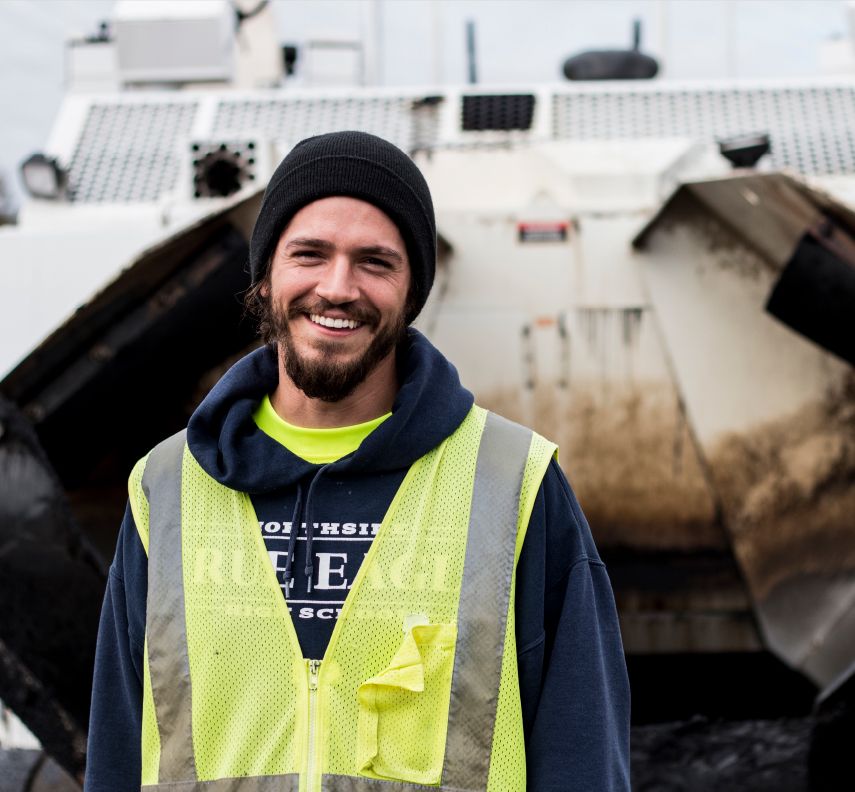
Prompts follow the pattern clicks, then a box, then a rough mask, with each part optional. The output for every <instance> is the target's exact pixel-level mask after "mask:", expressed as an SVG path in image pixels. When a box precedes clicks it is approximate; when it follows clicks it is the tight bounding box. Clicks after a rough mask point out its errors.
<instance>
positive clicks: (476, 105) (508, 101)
mask: <svg viewBox="0 0 855 792" xmlns="http://www.w3.org/2000/svg"><path fill="white" fill-rule="evenodd" d="M534 103H535V96H534V94H481V95H475V94H471V95H467V96H464V97H463V111H462V127H463V130H464V131H467V132H468V131H481V130H487V129H501V130H510V129H530V128H531V119H532V117H533V116H534Z"/></svg>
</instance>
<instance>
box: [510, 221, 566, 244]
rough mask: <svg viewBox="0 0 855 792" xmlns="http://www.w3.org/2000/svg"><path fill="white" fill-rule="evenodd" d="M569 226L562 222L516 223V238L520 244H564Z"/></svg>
mask: <svg viewBox="0 0 855 792" xmlns="http://www.w3.org/2000/svg"><path fill="white" fill-rule="evenodd" d="M569 226H570V224H569V223H567V222H566V221H563V220H550V221H548V222H537V223H517V238H518V239H519V241H520V242H566V241H567V232H568V228H569Z"/></svg>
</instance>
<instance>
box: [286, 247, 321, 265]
mask: <svg viewBox="0 0 855 792" xmlns="http://www.w3.org/2000/svg"><path fill="white" fill-rule="evenodd" d="M291 257H292V258H294V259H296V260H297V261H300V262H303V263H307V264H311V263H315V262H318V261H320V260H321V259H322V258H323V257H322V256H321V253H320V251H319V250H313V249H312V248H298V249H297V250H295V251H293V252H292V253H291Z"/></svg>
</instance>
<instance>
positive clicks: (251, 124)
mask: <svg viewBox="0 0 855 792" xmlns="http://www.w3.org/2000/svg"><path fill="white" fill-rule="evenodd" d="M155 5H159V6H160V13H161V17H158V18H156V19H152V18H151V17H150V16H145V14H142V16H141V12H140V7H139V4H136V3H125V4H119V5H118V6H117V18H116V19H115V20H114V23H113V26H112V33H107V32H105V33H104V35H102V36H100V37H95V38H93V39H91V40H87V42H83V43H78V44H77V45H76V48H77V50H78V52H77V53H76V56H75V57H77V56H79V57H80V60H81V63H82V62H85V63H93V62H95V61H96V60H97V58H95V56H96V55H97V56H98V57H102V56H103V55H104V53H105V52H106V51H107V50H110V51H111V53H112V54H111V56H110V57H109V58H102V59H103V61H104V62H105V63H109V64H110V66H109V68H106V67H105V70H103V71H101V72H92V71H91V70H90V71H85V70H81V72H80V74H81V75H82V76H80V77H79V79H80V81H81V83H80V86H82V87H83V88H87V86H88V88H87V90H72V91H71V92H69V94H68V95H67V96H66V97H65V99H64V102H63V105H62V107H61V109H60V112H59V115H58V118H57V121H56V124H55V126H54V132H53V134H52V137H51V139H50V141H49V142H48V144H47V146H46V147H45V149H44V151H42V152H39V153H38V154H35V155H34V156H33V157H31V158H29V159H28V161H27V163H26V164H25V166H24V167H25V177H26V176H27V171H28V172H29V183H30V186H31V193H32V196H33V197H31V199H30V200H29V201H28V202H27V203H26V204H25V205H24V207H23V208H22V210H21V212H20V215H19V220H18V224H17V225H14V226H6V227H3V228H0V377H2V381H0V397H2V398H1V399H0V548H2V553H0V596H2V603H3V610H4V619H3V622H2V627H0V697H2V699H3V700H4V701H5V702H6V703H7V705H9V706H10V707H11V709H12V710H14V711H15V712H16V714H17V715H18V716H19V717H20V718H21V719H22V720H23V721H24V722H25V723H26V724H27V726H28V727H29V728H30V729H31V730H32V732H33V733H34V734H35V735H36V736H37V737H38V738H39V740H40V741H41V742H42V744H43V745H44V747H45V749H46V750H47V751H48V752H49V753H50V754H51V755H52V756H54V757H55V758H56V759H57V761H58V762H59V763H60V764H62V765H63V766H64V767H65V768H67V769H68V770H69V771H70V772H71V773H72V774H75V775H78V776H79V774H80V771H81V769H82V766H83V761H84V750H85V732H86V720H87V713H88V703H89V684H90V677H91V667H92V661H93V652H94V639H95V632H96V629H97V620H98V611H99V606H100V600H101V595H102V591H103V587H104V581H105V573H106V569H107V566H108V565H109V562H110V558H111V554H112V548H113V546H114V542H115V536H116V530H117V528H118V525H119V522H120V519H121V515H122V511H123V508H124V503H125V499H126V477H127V474H128V472H129V470H130V469H131V466H132V465H133V463H134V462H135V460H136V459H138V458H139V457H140V456H141V455H143V454H144V453H145V452H146V451H147V450H148V449H149V448H150V447H151V446H153V445H154V444H155V443H156V442H157V441H159V440H160V439H161V438H162V437H164V436H166V435H168V434H170V433H171V432H173V431H175V430H177V429H179V428H181V426H183V425H184V424H185V422H186V420H187V418H188V417H189V415H190V413H191V412H192V410H193V408H194V406H195V405H196V404H198V402H199V401H200V400H201V398H202V397H203V396H204V394H205V393H206V392H207V390H208V389H209V388H210V387H211V386H212V385H213V383H214V382H215V381H216V379H217V377H218V376H219V374H220V373H221V372H222V371H224V370H225V368H226V367H227V366H228V365H229V364H230V363H231V362H233V361H234V359H236V357H237V356H239V355H241V354H243V353H244V352H245V351H247V350H249V349H251V348H252V347H253V346H254V345H256V344H257V343H258V342H257V340H256V339H255V337H254V332H253V328H252V327H251V326H250V325H249V324H248V323H247V322H246V320H245V319H244V318H243V315H242V308H241V303H240V298H239V295H240V293H241V292H242V291H243V290H244V289H245V288H246V287H247V285H248V274H247V271H246V267H245V262H246V258H247V244H248V238H249V234H250V231H251V228H252V224H253V221H254V218H255V215H256V213H257V211H258V207H259V204H260V199H261V189H262V188H263V185H264V184H265V183H266V180H267V178H268V177H269V176H270V174H271V172H272V170H273V168H274V167H275V165H276V164H277V163H278V161H279V160H280V159H281V157H282V156H284V154H285V153H287V151H288V150H289V149H290V147H291V146H293V145H294V143H296V142H297V141H299V140H300V139H302V138H304V137H306V136H309V135H311V134H316V133H320V132H325V131H332V130H336V129H362V130H365V131H369V132H373V133H376V134H379V135H382V136H384V137H386V138H388V139H390V140H392V141H393V142H395V143H396V144H397V145H399V146H400V147H401V148H403V149H404V150H406V151H408V152H409V153H410V154H411V155H412V156H413V157H414V159H415V160H416V162H417V163H418V164H419V166H420V167H421V168H422V169H423V172H424V173H425V175H426V177H427V179H428V181H429V183H430V186H431V189H432V192H433V195H434V201H435V206H436V210H437V224H438V231H439V236H440V239H439V242H440V244H439V251H440V253H439V264H438V270H437V279H436V284H435V286H434V289H433V293H432V296H431V299H430V300H429V302H428V304H427V306H426V308H425V310H424V311H423V313H422V315H421V317H420V318H419V320H418V322H417V323H416V326H417V327H418V328H419V329H420V330H421V331H422V332H424V333H426V334H427V335H428V337H429V338H430V339H431V340H432V341H433V342H434V343H435V344H436V345H437V346H438V347H439V348H440V350H442V351H443V352H444V353H445V354H446V355H447V356H448V357H449V358H450V359H451V360H452V361H453V362H454V363H455V365H456V366H457V367H458V369H459V370H460V374H461V378H462V380H463V382H464V383H465V384H467V386H468V387H470V388H471V389H472V390H473V391H474V393H475V395H476V399H477V401H478V402H479V403H480V404H482V405H483V406H485V407H488V408H490V409H493V410H496V411H497V412H499V413H501V414H503V415H506V416H507V417H509V418H511V419H515V420H519V421H521V422H523V423H526V424H528V425H531V426H532V427H533V428H535V429H536V430H537V431H539V432H541V433H542V434H544V435H546V436H548V437H550V438H552V439H554V440H556V441H557V442H558V443H559V444H560V448H561V452H560V459H561V463H562V465H563V466H564V468H565V470H566V471H567V474H568V477H569V479H570V481H571V483H572V484H573V486H574V489H575V490H576V492H577V494H578V496H579V498H580V501H581V503H582V505H583V508H584V510H585V513H586V515H587V517H588V520H589V522H590V524H591V526H592V530H593V533H594V536H595V538H596V540H597V543H598V546H599V548H600V550H601V552H602V554H603V556H604V558H605V559H606V561H607V564H608V567H609V570H610V574H611V576H612V581H613V584H614V588H615V595H616V599H617V603H618V608H619V613H620V618H621V628H622V633H623V639H624V645H625V649H626V651H627V655H628V658H629V662H630V669H631V671H632V670H633V669H635V671H636V675H635V677H634V680H633V681H634V683H635V686H634V696H635V701H636V702H637V703H638V702H640V706H639V708H640V710H641V711H644V709H645V707H646V706H648V705H649V712H648V715H647V717H649V718H653V717H663V718H664V717H669V716H674V715H675V714H676V715H678V716H679V715H680V714H681V713H684V709H680V707H681V706H682V707H686V706H688V707H695V706H697V707H702V706H703V705H704V701H706V702H707V703H709V700H710V697H707V699H704V698H703V690H702V688H704V687H706V689H707V691H708V692H709V691H712V693H711V695H720V694H722V691H723V690H725V688H727V687H731V688H732V687H733V686H734V682H733V678H730V679H728V680H716V679H710V678H707V679H705V680H704V684H703V685H699V684H698V680H697V679H696V678H693V675H694V674H695V673H696V672H695V671H688V672H686V671H684V672H683V674H682V678H681V677H680V675H679V674H675V673H674V669H675V668H676V667H677V666H675V664H674V663H675V659H676V660H679V662H680V663H681V664H686V663H688V664H689V666H683V667H690V659H691V658H695V659H697V660H698V661H699V662H701V663H703V662H705V661H709V662H707V665H704V666H701V665H699V666H695V667H693V668H696V669H697V668H701V667H703V668H705V669H707V670H712V672H713V676H714V675H715V669H716V668H717V667H724V666H716V663H728V664H730V665H728V666H727V668H730V669H736V677H737V678H738V677H739V674H740V673H741V674H743V676H744V677H745V678H744V679H743V680H742V682H741V684H740V686H739V687H738V690H737V692H738V694H739V696H740V697H742V699H743V713H744V714H757V712H752V710H751V698H750V696H749V697H748V698H747V699H746V698H745V696H746V688H747V687H750V686H752V685H754V686H756V687H757V688H758V690H759V689H760V688H763V685H764V677H765V683H766V684H768V685H773V684H777V685H778V689H780V683H781V680H784V681H785V683H786V685H788V686H791V687H789V688H788V691H789V692H788V693H787V694H784V695H782V696H780V697H779V699H780V700H779V701H778V704H777V706H778V707H779V709H778V710H776V712H784V711H787V710H786V707H787V697H788V695H789V696H792V697H797V696H800V698H799V703H798V704H793V705H792V708H793V710H795V709H798V707H801V706H803V705H804V702H805V701H807V702H808V706H809V705H810V703H812V702H813V699H814V695H815V694H816V693H817V692H819V691H824V693H823V694H822V695H821V696H820V698H819V701H820V703H821V705H822V702H825V701H829V700H831V701H834V702H835V707H838V708H839V707H840V706H841V704H840V702H841V701H843V709H844V710H845V709H846V707H847V706H848V703H847V702H848V701H849V696H848V694H847V693H846V691H847V690H848V689H849V687H850V686H849V685H848V684H847V681H848V680H849V678H850V677H851V674H852V668H853V663H855V629H853V627H855V625H853V623H852V622H853V620H855V609H853V608H852V603H853V601H855V531H853V530H852V528H853V517H852V515H853V514H855V371H853V364H855V320H854V319H853V317H855V209H853V206H855V203H853V202H852V199H853V196H855V154H853V152H855V145H853V138H852V136H853V132H852V130H853V129H855V124H853V121H855V118H853V117H852V116H853V115H855V110H852V108H855V80H847V79H839V80H834V81H829V80H825V81H823V82H817V83H809V82H805V83H803V84H799V85H793V84H779V83H774V82H770V83H734V82H721V83H717V82H716V83H713V82H705V83H685V84H683V83H674V82H656V81H646V82H644V81H635V82H632V83H628V82H620V81H619V82H610V83H596V84H590V83H579V84H556V85H546V86H507V87H503V88H501V89H496V88H491V89H490V90H484V89H483V88H480V87H478V86H460V87H456V88H449V87H443V88H442V89H436V90H429V91H426V90H424V89H400V88H394V89H393V88H376V87H375V88H372V87H361V88H354V87H348V88H339V89H324V90H320V89H317V88H295V87H291V86H289V85H288V84H287V82H286V84H285V85H284V87H282V86H278V87H251V86H252V85H253V79H255V78H254V76H253V75H255V77H257V80H256V82H258V81H260V82H263V83H264V84H265V85H266V86H269V85H270V84H271V83H276V81H277V80H279V81H281V79H282V75H283V73H282V72H281V69H282V68H284V67H282V66H281V64H280V66H279V67H278V68H279V69H280V72H278V73H277V72H276V67H275V65H274V66H271V63H273V62H274V60H275V59H271V58H270V57H266V58H258V59H256V60H259V62H260V63H261V65H259V63H255V62H252V63H250V62H243V61H242V60H241V58H242V57H244V56H245V54H246V51H247V47H246V46H242V47H241V48H240V49H241V52H243V55H240V53H238V54H236V55H235V57H234V58H233V59H229V60H228V62H226V63H224V62H222V60H221V52H222V47H219V48H218V46H217V43H218V42H220V43H221V41H222V37H223V36H224V35H233V28H232V27H230V26H229V23H228V21H227V20H226V15H229V14H232V13H233V9H232V8H231V6H229V5H228V4H227V3H225V2H222V3H220V2H207V3H200V4H197V5H198V6H200V7H203V6H204V8H205V9H207V11H206V14H207V15H206V14H202V13H201V12H200V14H199V16H198V17H196V18H194V19H190V20H189V21H188V20H187V19H177V18H176V17H174V16H171V15H170V14H169V12H167V11H166V10H165V8H166V6H165V5H162V4H155ZM190 5H191V6H193V5H194V4H190ZM181 8H182V9H185V10H186V4H185V5H184V6H181ZM146 13H148V12H146ZM176 13H177V12H176ZM182 13H183V11H182ZM265 13H266V12H262V13H260V14H257V15H255V16H254V17H252V18H250V19H247V20H245V22H244V24H243V26H242V27H241V28H239V29H238V33H237V35H238V36H242V37H246V39H248V40H253V41H254V40H255V39H254V36H255V35H256V34H258V35H259V36H260V35H261V32H263V31H264V30H265V29H266V28H265V27H264V25H265V24H266V20H265ZM179 22H181V24H184V25H187V24H190V25H195V26H197V33H198V35H197V36H194V37H191V38H192V40H194V41H197V42H199V44H198V47H197V48H196V49H195V50H194V51H186V50H185V51H182V53H181V56H182V58H183V59H184V60H182V61H181V62H175V63H166V64H164V62H163V59H162V58H160V59H159V58H158V57H155V56H154V55H153V54H152V53H153V52H155V51H156V50H152V48H151V46H150V45H151V42H152V41H154V40H163V36H169V35H172V33H173V32H174V28H175V26H176V25H177V24H178V23H179ZM223 31H226V32H225V33H224V32H223ZM229 31H231V32H229ZM253 31H255V32H253ZM268 38H269V37H268ZM241 40H242V41H243V42H244V44H245V43H246V40H245V39H241ZM249 50H252V51H253V52H255V53H256V54H257V53H258V52H261V53H264V52H267V53H268V54H269V47H268V48H267V49H265V48H264V46H262V45H259V47H258V49H257V50H253V48H252V47H250V48H249ZM229 51H230V52H231V50H229ZM235 52H237V49H235ZM216 53H220V54H216ZM292 55H293V53H292ZM218 58H220V60H218ZM292 60H293V58H292ZM81 69H82V67H81ZM254 69H255V71H253V70H254ZM198 80H204V81H206V85H205V86H204V88H202V87H201V86H199V85H197V81H198ZM212 80H213V81H215V83H216V85H215V87H212V86H211V84H210V81H212ZM165 85H166V86H168V89H167V88H164V86H165ZM80 86H78V87H80ZM104 86H107V87H104ZM247 86H250V87H247ZM123 88H133V90H122V89H123ZM746 136H747V137H746ZM723 155H724V156H723ZM153 383H162V385H157V386H155V385H153ZM758 658H763V661H762V662H761V663H760V664H759V665H758V664H757V659H758ZM772 658H775V660H774V661H772ZM752 663H753V665H752ZM750 668H753V669H754V671H751V672H746V671H745V669H750ZM656 669H659V671H657V670H656ZM758 669H759V670H758ZM786 669H789V670H786ZM642 672H643V673H642ZM666 678H667V682H668V688H669V693H668V694H663V692H662V689H661V688H657V689H656V690H655V691H654V690H653V682H654V680H658V681H662V680H664V679H666ZM746 680H747V681H746ZM645 685H646V687H645ZM800 686H801V687H800ZM693 692H694V693H693ZM766 692H767V693H768V689H767V691H766ZM694 694H697V697H696V698H693V695H694ZM735 695H736V694H735V693H733V695H732V696H731V698H734V697H735ZM654 699H658V705H659V709H656V708H655V707H654V706H653V704H652V703H651V702H652V701H653V700H654ZM767 703H768V702H767ZM759 706H760V705H758V707H759ZM669 707H670V708H669ZM764 712H768V711H764ZM730 714H733V713H730ZM831 731H832V733H833V729H832V730H831ZM826 744H830V742H828V743H826ZM821 753H822V751H821V750H820V755H821Z"/></svg>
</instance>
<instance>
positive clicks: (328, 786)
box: [321, 775, 470, 792]
mask: <svg viewBox="0 0 855 792" xmlns="http://www.w3.org/2000/svg"><path fill="white" fill-rule="evenodd" d="M429 789H435V790H438V792H470V790H468V789H458V788H457V787H450V786H446V785H445V784H443V785H442V786H441V787H437V786H424V784H407V783H406V782H404V781H382V780H380V779H378V778H356V777H354V776H341V775H325V776H323V779H322V781H321V792H426V790H429Z"/></svg>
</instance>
